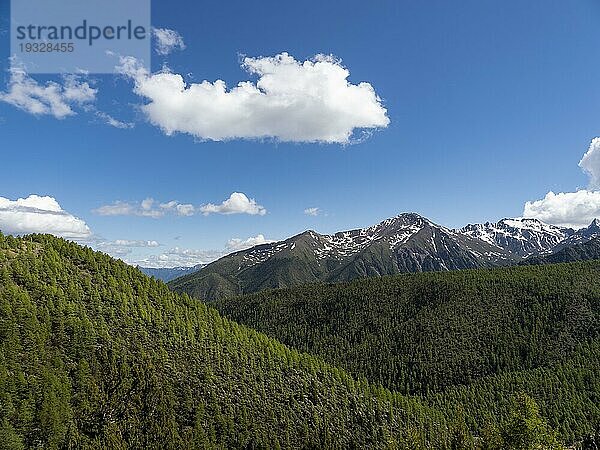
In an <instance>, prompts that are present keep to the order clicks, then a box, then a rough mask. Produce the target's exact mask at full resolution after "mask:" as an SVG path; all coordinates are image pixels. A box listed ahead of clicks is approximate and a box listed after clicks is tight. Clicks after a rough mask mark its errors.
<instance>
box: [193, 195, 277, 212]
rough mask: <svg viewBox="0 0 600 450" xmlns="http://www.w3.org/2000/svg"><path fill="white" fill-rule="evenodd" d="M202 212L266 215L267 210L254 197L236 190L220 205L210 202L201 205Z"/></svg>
mask: <svg viewBox="0 0 600 450" xmlns="http://www.w3.org/2000/svg"><path fill="white" fill-rule="evenodd" d="M200 211H201V212H202V214H204V215H205V216H206V215H209V214H213V213H216V214H250V215H260V216H264V215H265V214H266V213H267V210H266V209H265V208H264V207H262V206H261V205H259V204H258V203H256V200H254V199H253V198H251V199H249V198H248V197H247V196H246V194H244V193H242V192H234V193H232V194H231V195H230V196H229V198H228V199H227V200H225V201H223V203H221V204H220V205H214V204H212V203H208V204H207V205H204V206H202V207H200Z"/></svg>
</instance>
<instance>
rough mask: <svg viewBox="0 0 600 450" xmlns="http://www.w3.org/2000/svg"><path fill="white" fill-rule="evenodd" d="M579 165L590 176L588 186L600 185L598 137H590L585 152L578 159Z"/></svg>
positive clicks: (597, 186) (599, 143) (599, 139)
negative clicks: (579, 159) (590, 140)
mask: <svg viewBox="0 0 600 450" xmlns="http://www.w3.org/2000/svg"><path fill="white" fill-rule="evenodd" d="M579 167H581V168H582V169H583V171H584V172H585V173H587V174H588V175H589V177H590V187H591V188H593V189H597V188H599V187H600V138H594V139H592V142H590V146H589V147H588V150H587V152H586V153H585V155H583V158H581V161H579Z"/></svg>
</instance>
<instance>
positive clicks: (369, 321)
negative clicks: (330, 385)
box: [212, 261, 600, 442]
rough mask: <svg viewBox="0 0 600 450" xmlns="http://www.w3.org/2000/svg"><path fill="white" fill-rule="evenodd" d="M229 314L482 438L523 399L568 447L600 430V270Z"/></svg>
mask: <svg viewBox="0 0 600 450" xmlns="http://www.w3.org/2000/svg"><path fill="white" fill-rule="evenodd" d="M212 304H213V305H214V306H215V307H217V309H219V310H220V311H221V312H222V313H223V314H225V315H226V316H228V317H230V318H232V319H233V320H236V321H238V322H241V323H245V324H247V325H249V326H251V327H253V328H255V329H257V330H259V331H262V332H264V333H266V334H268V335H269V336H272V337H275V338H277V339H278V340H280V341H281V342H283V343H285V344H287V345H289V346H292V347H294V348H297V349H299V350H301V351H306V352H309V353H312V354H315V355H318V356H320V357H322V358H323V359H325V360H326V361H327V362H329V363H331V364H333V365H335V366H338V367H342V368H345V369H346V370H348V371H349V372H350V373H351V374H352V375H354V376H364V377H366V378H367V379H368V380H369V381H370V382H373V383H377V384H381V385H383V386H385V387H387V388H389V389H392V390H395V391H398V392H400V393H402V394H405V395H409V394H410V395H416V396H419V397H421V398H422V399H423V400H424V401H425V402H426V403H428V404H430V405H433V406H435V407H436V409H438V410H440V411H443V412H444V414H445V415H446V417H448V418H449V419H451V418H452V416H453V415H454V413H455V409H456V408H460V409H461V410H462V411H463V413H464V417H465V420H466V422H467V424H468V426H469V429H470V430H471V431H472V432H473V433H475V434H480V433H483V431H484V429H485V427H486V426H487V424H488V423H489V421H490V414H491V415H492V416H493V417H496V418H498V417H500V416H502V414H503V412H502V411H506V406H507V405H508V404H509V403H510V402H511V398H512V397H513V395H514V394H515V393H516V392H519V391H523V392H528V393H529V394H530V395H532V396H533V398H535V400H536V401H537V402H538V403H539V405H540V407H541V411H542V412H543V414H544V415H545V416H546V417H548V420H549V423H550V425H551V426H552V427H554V428H556V429H557V430H558V432H559V436H560V437H561V438H562V439H563V440H565V441H569V442H572V441H575V440H577V439H578V438H580V437H582V436H585V435H588V434H593V433H595V432H596V431H597V429H598V426H599V425H600V262H598V261H591V262H585V263H572V264H557V265H547V266H524V267H510V268H502V269H478V270H467V271H454V272H438V273H423V274H407V275H399V276H393V277H384V278H370V279H361V280H357V281H354V282H351V283H344V284H329V285H318V284H316V285H307V286H303V287H298V288H291V289H280V290H270V291H263V292H260V293H256V294H251V295H247V296H244V297H239V298H233V299H223V300H220V301H217V302H215V303H212Z"/></svg>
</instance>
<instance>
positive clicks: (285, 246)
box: [169, 213, 514, 300]
mask: <svg viewBox="0 0 600 450" xmlns="http://www.w3.org/2000/svg"><path fill="white" fill-rule="evenodd" d="M513 262H514V257H513V256H512V255H511V254H510V253H509V252H507V251H506V250H504V249H502V248H500V247H498V246H495V245H492V244H490V243H488V242H485V241H482V240H480V239H476V238H473V237H472V236H469V235H466V234H462V233H459V232H456V231H454V230H451V229H449V228H447V227H444V226H441V225H438V224H435V223H434V222H432V221H430V220H429V219H427V218H425V217H422V216H420V215H419V214H416V213H403V214H399V215H397V216H395V217H392V218H389V219H386V220H383V221H381V222H379V223H377V224H375V225H372V226H369V227H365V228H357V229H353V230H347V231H340V232H337V233H334V234H320V233H317V232H316V231H313V230H307V231H305V232H303V233H299V234H297V235H295V236H292V237H290V238H288V239H285V240H282V241H278V242H273V243H268V244H261V245H258V246H255V247H252V248H250V249H246V250H241V251H239V252H236V253H232V254H230V255H227V256H225V257H223V258H221V259H219V260H217V261H215V262H213V263H211V264H209V265H208V266H206V267H205V268H203V269H202V270H200V271H198V272H196V273H194V274H190V275H186V276H183V277H180V278H177V279H175V280H173V281H171V282H170V284H169V285H170V286H171V288H173V289H174V290H175V291H179V292H186V293H188V294H189V295H193V296H197V297H199V298H203V299H207V300H214V299H215V298H218V297H219V296H231V295H239V294H243V293H248V292H256V291H258V290H261V289H267V288H279V287H291V286H295V285H298V284H303V283H307V282H308V283H310V282H338V281H348V280H352V279H354V278H359V277H366V276H382V275H394V274H398V273H404V272H422V271H435V270H457V269H467V268H477V267H493V266H497V265H507V264H511V263H513Z"/></svg>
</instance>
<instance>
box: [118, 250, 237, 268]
mask: <svg viewBox="0 0 600 450" xmlns="http://www.w3.org/2000/svg"><path fill="white" fill-rule="evenodd" d="M224 255H225V253H224V252H222V251H218V250H194V249H188V248H181V247H174V248H171V249H169V250H167V251H165V252H162V253H160V254H157V255H150V256H147V257H144V258H137V259H130V260H127V262H128V263H129V264H134V265H139V266H142V267H155V268H160V267H179V266H181V267H192V266H195V265H197V264H208V263H210V262H213V261H215V260H217V259H219V258H220V257H221V256H224Z"/></svg>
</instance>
